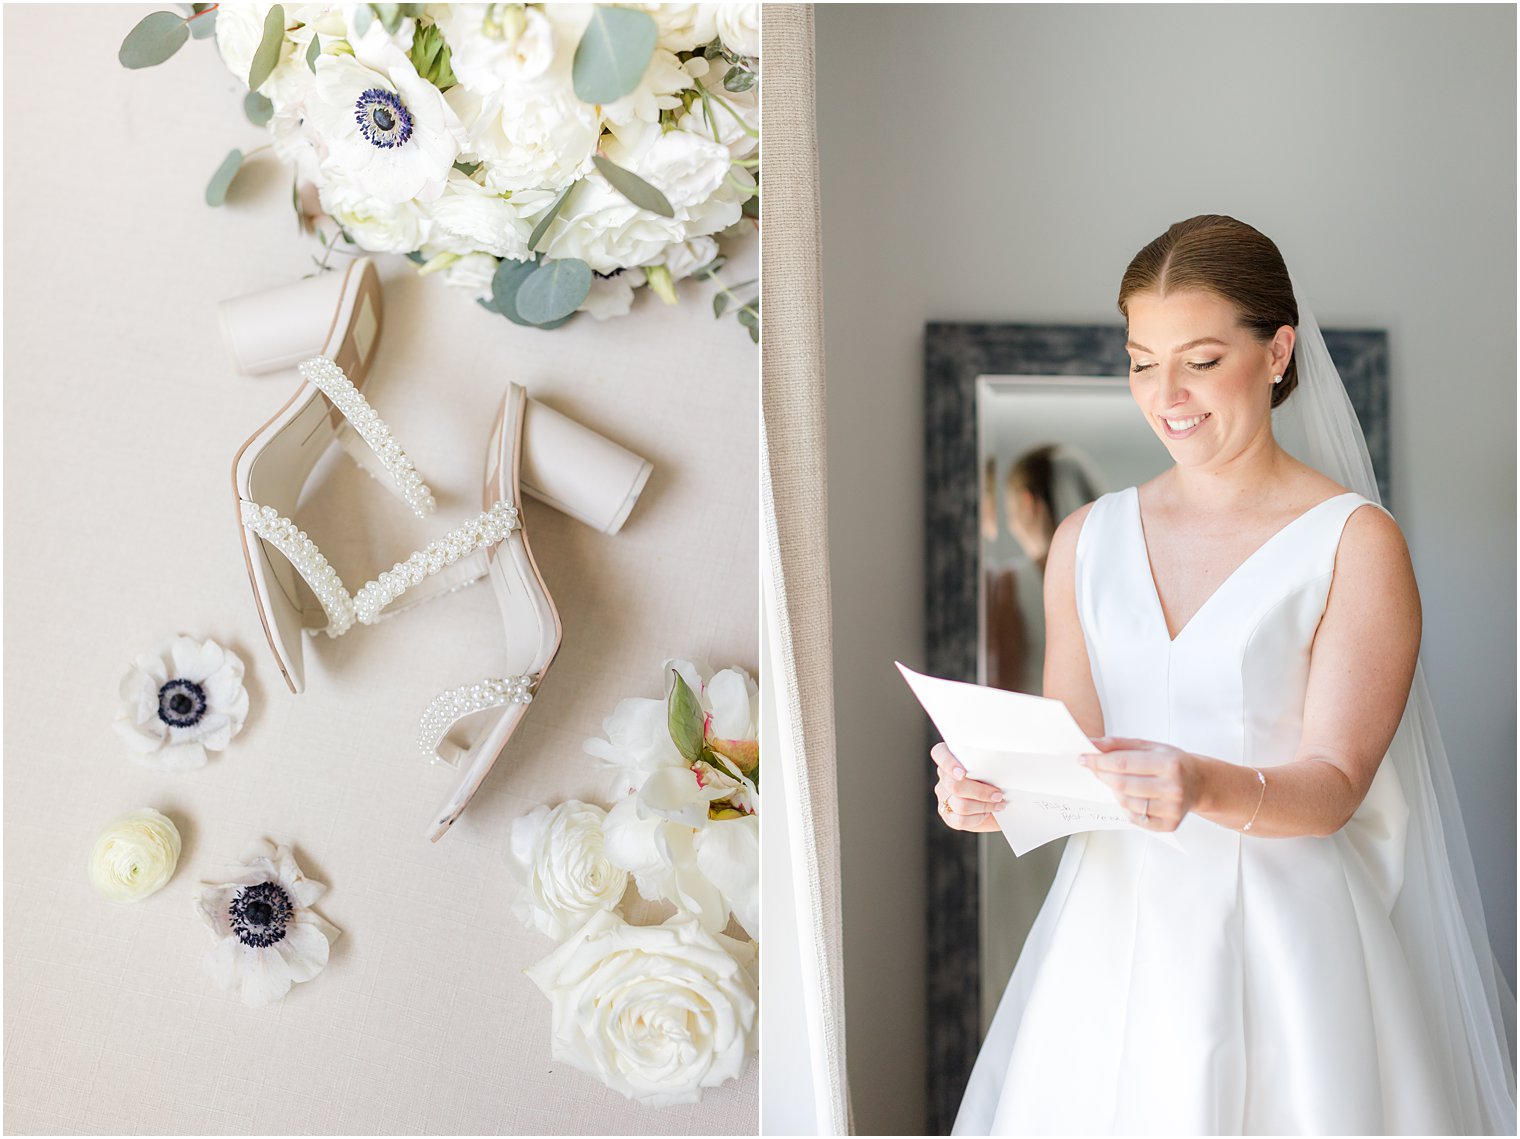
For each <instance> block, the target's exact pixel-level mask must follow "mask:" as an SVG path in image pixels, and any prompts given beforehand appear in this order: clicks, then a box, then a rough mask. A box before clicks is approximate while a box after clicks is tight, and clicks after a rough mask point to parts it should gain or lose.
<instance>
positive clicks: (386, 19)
mask: <svg viewBox="0 0 1520 1139" xmlns="http://www.w3.org/2000/svg"><path fill="white" fill-rule="evenodd" d="M370 8H371V9H373V10H374V13H375V15H376V16H378V17H379V18H380V26H381V27H382V28H384V29H385V30H386V33H387V34H388V35H395V34H396V32H397V30H398V29H399V28H400V27H401V5H400V4H371V5H370Z"/></svg>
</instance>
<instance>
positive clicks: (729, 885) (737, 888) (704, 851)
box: [693, 815, 760, 938]
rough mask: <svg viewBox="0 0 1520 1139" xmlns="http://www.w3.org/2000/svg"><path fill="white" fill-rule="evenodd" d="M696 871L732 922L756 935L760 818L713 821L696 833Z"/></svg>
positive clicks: (746, 816)
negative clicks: (713, 890)
mask: <svg viewBox="0 0 1520 1139" xmlns="http://www.w3.org/2000/svg"><path fill="white" fill-rule="evenodd" d="M693 845H694V847H695V850H696V859H697V869H698V870H700V871H701V872H702V874H703V875H704V876H705V877H706V878H707V880H708V881H709V882H711V883H712V884H713V886H714V887H716V888H717V890H718V892H719V893H720V894H722V895H723V902H724V904H725V905H726V906H727V907H728V910H729V911H730V912H731V913H732V914H733V916H734V920H735V921H737V922H738V923H739V924H740V925H741V926H743V927H744V932H745V933H747V934H749V935H750V936H751V937H754V938H758V937H759V936H760V816H759V815H745V816H743V817H742V818H737V819H715V820H713V821H712V822H710V823H708V824H707V825H706V826H705V827H703V828H702V829H701V830H700V831H698V832H697V835H696V837H695V839H694V840H693Z"/></svg>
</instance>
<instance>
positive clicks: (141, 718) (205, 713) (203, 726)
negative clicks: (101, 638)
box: [112, 637, 248, 771]
mask: <svg viewBox="0 0 1520 1139" xmlns="http://www.w3.org/2000/svg"><path fill="white" fill-rule="evenodd" d="M120 695H121V700H122V706H121V710H120V711H119V712H118V713H117V716H116V720H115V722H114V723H113V724H112V727H114V728H115V729H116V732H117V734H118V735H120V736H121V737H122V739H124V740H125V741H126V743H127V747H128V748H129V749H130V754H131V757H132V759H133V760H134V761H135V762H137V763H141V764H143V765H144V766H146V767H156V768H159V769H160V770H162V771H187V770H189V769H191V768H195V767H204V766H205V765H206V752H207V751H208V750H209V751H221V750H222V749H223V748H225V747H226V746H227V745H228V744H229V743H230V742H232V737H233V736H235V735H237V734H238V732H240V731H242V730H243V721H244V720H245V719H246V718H247V717H248V693H247V691H246V690H245V689H244V688H243V662H242V660H241V659H239V657H238V655H237V654H236V653H234V652H232V651H231V650H229V649H224V648H222V647H221V646H220V645H219V644H217V643H216V642H215V641H213V640H209V639H208V640H205V641H198V640H196V639H195V638H194V637H176V638H175V640H174V642H173V643H172V644H171V645H170V646H169V649H168V654H167V656H166V655H165V654H164V653H162V652H159V653H145V654H143V655H142V656H139V657H138V658H137V659H136V661H134V662H133V664H132V667H131V669H130V670H128V672H127V675H126V676H125V677H123V678H122V681H121V688H120Z"/></svg>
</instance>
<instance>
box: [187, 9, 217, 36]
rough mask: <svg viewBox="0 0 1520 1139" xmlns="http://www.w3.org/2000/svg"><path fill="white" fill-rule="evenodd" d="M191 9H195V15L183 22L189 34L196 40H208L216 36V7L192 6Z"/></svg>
mask: <svg viewBox="0 0 1520 1139" xmlns="http://www.w3.org/2000/svg"><path fill="white" fill-rule="evenodd" d="M191 7H192V8H194V9H195V14H194V15H193V16H191V17H190V18H189V19H188V20H186V21H185V27H187V28H189V29H190V34H191V35H192V36H194V37H195V38H196V39H198V40H204V39H210V38H211V37H212V36H214V35H216V5H215V4H192V5H191Z"/></svg>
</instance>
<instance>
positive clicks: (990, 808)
mask: <svg viewBox="0 0 1520 1139" xmlns="http://www.w3.org/2000/svg"><path fill="white" fill-rule="evenodd" d="M929 758H930V759H932V760H933V761H934V767H935V769H936V771H937V772H938V773H939V780H938V781H937V782H936V783H935V784H934V798H935V801H936V803H937V805H938V808H939V817H940V820H941V821H942V822H943V823H944V824H945V825H946V826H947V827H949V828H950V829H952V830H958V831H995V830H997V829H998V824H997V816H996V812H998V811H1001V810H1002V809H1003V808H1004V807H1005V806H1007V804H1006V803H1004V802H1003V793H1002V792H1001V791H999V790H998V789H997V788H996V787H994V786H993V785H992V784H990V783H980V782H978V781H977V780H975V779H967V778H966V771H965V769H964V768H963V767H961V765H960V761H959V760H957V759H956V758H955V756H954V755H953V754H951V751H950V748H949V746H948V745H946V744H942V743H939V744H935V745H934V749H933V750H932V751H931V752H930V753H929Z"/></svg>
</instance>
